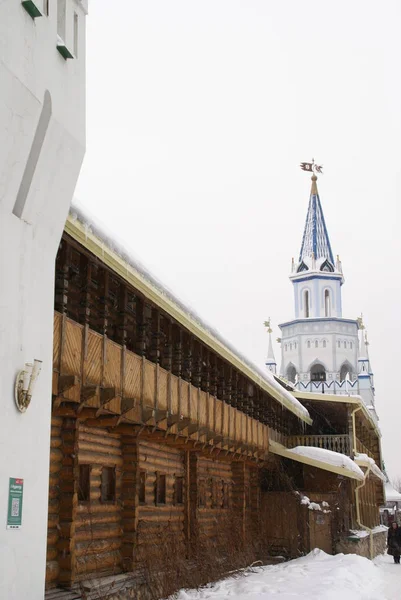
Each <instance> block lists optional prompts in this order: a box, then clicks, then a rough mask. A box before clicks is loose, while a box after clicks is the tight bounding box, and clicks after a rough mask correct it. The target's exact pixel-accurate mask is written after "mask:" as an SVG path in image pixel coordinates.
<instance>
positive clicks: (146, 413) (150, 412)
mask: <svg viewBox="0 0 401 600" xmlns="http://www.w3.org/2000/svg"><path fill="white" fill-rule="evenodd" d="M154 416H155V409H154V408H152V407H151V406H144V407H143V408H142V421H143V422H144V423H147V422H148V421H150V419H152V418H153V417H154Z"/></svg>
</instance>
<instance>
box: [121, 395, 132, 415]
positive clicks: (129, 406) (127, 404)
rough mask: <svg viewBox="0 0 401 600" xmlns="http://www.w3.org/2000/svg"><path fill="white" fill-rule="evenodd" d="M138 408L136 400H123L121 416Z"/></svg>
mask: <svg viewBox="0 0 401 600" xmlns="http://www.w3.org/2000/svg"><path fill="white" fill-rule="evenodd" d="M135 406H136V399H135V398H121V416H123V415H124V414H125V413H127V412H128V411H130V410H132V409H133V408H135Z"/></svg>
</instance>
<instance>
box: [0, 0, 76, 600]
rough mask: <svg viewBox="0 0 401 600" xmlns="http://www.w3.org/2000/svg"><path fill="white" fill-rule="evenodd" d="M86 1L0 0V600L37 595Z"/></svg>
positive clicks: (41, 574)
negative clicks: (57, 303)
mask: <svg viewBox="0 0 401 600" xmlns="http://www.w3.org/2000/svg"><path fill="white" fill-rule="evenodd" d="M87 4H88V0H57V1H56V0H54V1H53V0H52V1H50V2H49V0H26V1H25V0H24V1H21V0H5V1H4V2H0V90H1V93H0V133H1V144H0V407H1V418H0V445H1V456H0V521H1V525H0V598H1V599H4V600H6V599H7V600H25V599H26V600H28V599H29V600H43V598H44V583H45V569H46V541H47V507H48V490H49V446H50V443H49V442H50V417H51V398H52V370H53V365H52V352H53V322H54V263H55V258H56V253H57V249H58V246H59V242H60V239H61V235H62V233H63V228H64V224H65V220H66V217H67V215H68V209H69V206H70V203H71V199H72V196H73V193H74V189H75V185H76V182H77V179H78V175H79V171H80V168H81V164H82V160H83V157H84V154H85V70H86V68H85V54H86V51H85V21H86V13H87ZM52 451H53V452H59V450H58V449H54V450H52Z"/></svg>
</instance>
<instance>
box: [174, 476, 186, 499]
mask: <svg viewBox="0 0 401 600" xmlns="http://www.w3.org/2000/svg"><path fill="white" fill-rule="evenodd" d="M174 504H184V478H183V477H176V478H175V484H174Z"/></svg>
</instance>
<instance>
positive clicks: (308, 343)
mask: <svg viewBox="0 0 401 600" xmlns="http://www.w3.org/2000/svg"><path fill="white" fill-rule="evenodd" d="M306 345H307V346H308V348H310V341H309V340H308V341H307V343H306Z"/></svg>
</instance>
